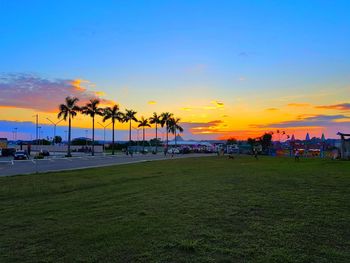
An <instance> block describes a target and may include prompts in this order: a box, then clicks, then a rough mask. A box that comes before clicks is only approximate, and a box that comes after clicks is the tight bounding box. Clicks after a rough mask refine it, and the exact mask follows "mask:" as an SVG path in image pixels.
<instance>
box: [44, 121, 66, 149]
mask: <svg viewBox="0 0 350 263" xmlns="http://www.w3.org/2000/svg"><path fill="white" fill-rule="evenodd" d="M46 119H47V120H48V121H49V122H51V123H52V124H53V144H55V139H56V127H57V124H59V123H60V122H61V121H63V119H61V120H59V121H58V122H53V121H52V120H50V119H49V118H46Z"/></svg>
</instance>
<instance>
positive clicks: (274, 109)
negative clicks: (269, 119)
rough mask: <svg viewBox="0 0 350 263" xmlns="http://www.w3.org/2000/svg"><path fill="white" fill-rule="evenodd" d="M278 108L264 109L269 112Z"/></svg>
mask: <svg viewBox="0 0 350 263" xmlns="http://www.w3.org/2000/svg"><path fill="white" fill-rule="evenodd" d="M278 110H279V109H277V108H267V109H265V111H269V112H275V111H278Z"/></svg>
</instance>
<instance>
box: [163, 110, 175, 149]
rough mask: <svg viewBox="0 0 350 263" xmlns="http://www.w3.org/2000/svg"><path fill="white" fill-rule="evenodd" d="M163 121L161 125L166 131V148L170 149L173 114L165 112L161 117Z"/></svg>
mask: <svg viewBox="0 0 350 263" xmlns="http://www.w3.org/2000/svg"><path fill="white" fill-rule="evenodd" d="M160 117H161V121H160V125H161V126H162V127H164V125H165V129H166V148H167V149H168V144H169V124H170V119H171V118H172V117H173V114H172V113H170V112H163V113H162V114H161V115H160Z"/></svg>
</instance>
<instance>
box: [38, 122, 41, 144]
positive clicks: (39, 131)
mask: <svg viewBox="0 0 350 263" xmlns="http://www.w3.org/2000/svg"><path fill="white" fill-rule="evenodd" d="M40 134H41V126H38V136H39V137H38V145H41V143H40Z"/></svg>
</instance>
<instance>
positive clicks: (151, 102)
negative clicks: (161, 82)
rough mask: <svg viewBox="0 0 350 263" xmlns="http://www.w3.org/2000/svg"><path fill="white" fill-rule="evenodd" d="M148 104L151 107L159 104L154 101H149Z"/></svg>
mask: <svg viewBox="0 0 350 263" xmlns="http://www.w3.org/2000/svg"><path fill="white" fill-rule="evenodd" d="M147 103H148V104H149V105H154V104H157V102H156V101H154V100H149V101H148V102H147Z"/></svg>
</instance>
